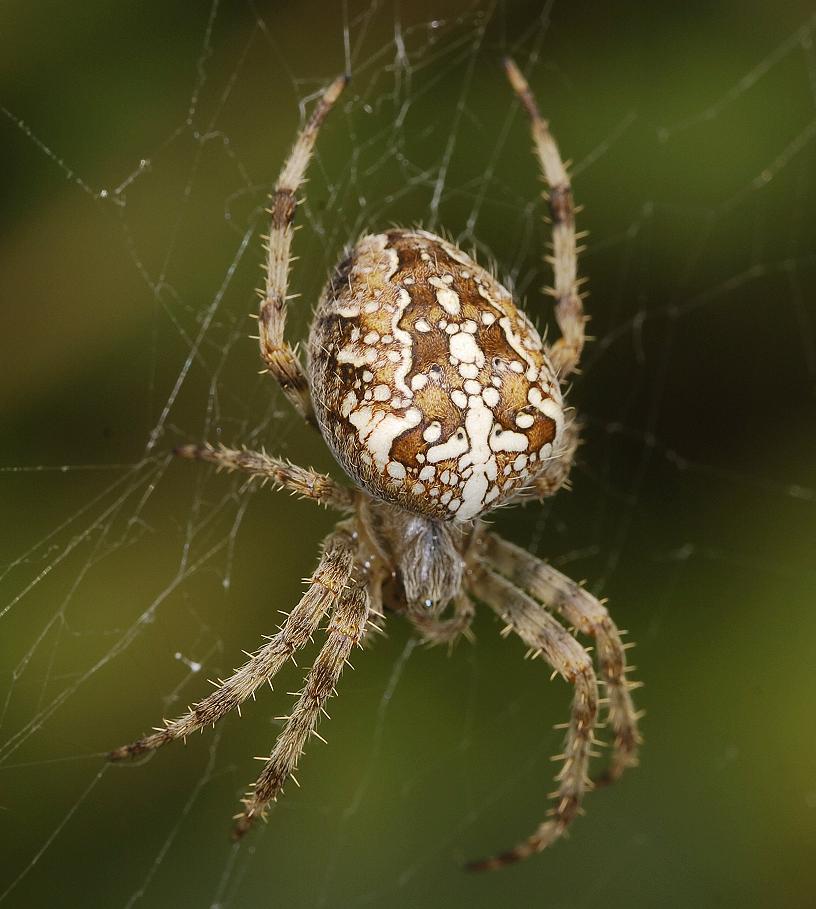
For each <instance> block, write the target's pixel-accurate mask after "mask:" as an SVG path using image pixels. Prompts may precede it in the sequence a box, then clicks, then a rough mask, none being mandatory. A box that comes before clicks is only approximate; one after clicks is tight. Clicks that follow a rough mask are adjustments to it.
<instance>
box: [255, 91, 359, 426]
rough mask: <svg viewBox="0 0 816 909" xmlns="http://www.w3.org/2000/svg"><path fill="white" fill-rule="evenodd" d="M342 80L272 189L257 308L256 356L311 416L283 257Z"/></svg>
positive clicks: (307, 416) (310, 417)
mask: <svg viewBox="0 0 816 909" xmlns="http://www.w3.org/2000/svg"><path fill="white" fill-rule="evenodd" d="M347 82H348V77H347V76H338V78H337V79H335V80H334V82H332V83H331V85H330V86H329V87H328V88H327V89H326V91H325V92H324V93H323V97H322V98H321V99H320V101H318V103H317V107H316V108H315V110H314V113H313V114H312V116H311V117H310V118H309V121H308V123H307V124H306V125H305V126H304V127H303V129H302V130H301V131H300V133H299V135H298V137H297V139H296V140H295V144H294V147H293V148H292V151H291V153H290V154H289V157H288V159H287V160H286V163H285V164H284V166H283V169H282V170H281V172H280V176H279V177H278V182H277V184H276V185H275V191H274V192H273V193H272V198H271V203H270V207H269V214H270V215H271V224H270V228H269V238H268V241H267V246H266V253H267V258H266V287H265V290H264V291H263V296H262V299H261V306H260V310H259V313H258V329H259V331H258V340H259V343H260V348H261V359H262V360H263V362H264V364H265V366H266V371H267V372H269V373H271V374H272V375H273V376H274V377H275V379H277V381H278V384H279V385H280V387H281V389H282V390H283V392H284V394H285V395H286V397H287V398H289V400H290V401H291V402H292V404H293V405H294V406H295V408H296V409H297V411H298V412H299V413H300V414H301V415H302V416H303V417H304V418H305V419H306V420H308V421H309V422H311V423H314V422H315V416H314V411H313V409H312V399H311V394H310V391H309V381H308V379H307V377H306V372H305V370H304V368H303V364H302V363H301V362H300V358H299V357H298V355H297V352H296V351H295V350H294V348H293V347H292V346H291V345H290V344H289V343H288V341H286V340H285V329H286V301H287V288H288V284H289V263H290V254H291V248H292V237H293V234H294V228H293V227H292V224H293V222H294V219H295V211H296V209H297V197H296V193H297V190H298V188H299V187H300V185H301V184H302V183H303V179H304V177H305V174H306V167H307V166H308V164H309V159H310V158H311V156H312V151H313V149H314V144H315V141H316V140H317V134H318V132H319V130H320V127H321V125H322V123H323V121H324V120H325V119H326V116H327V114H328V113H329V111H330V110H331V109H332V107H333V105H334V103H335V101H337V99H338V97H339V96H340V93H341V92H342V91H343V89H344V88H345V86H346V83H347Z"/></svg>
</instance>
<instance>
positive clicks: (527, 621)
mask: <svg viewBox="0 0 816 909" xmlns="http://www.w3.org/2000/svg"><path fill="white" fill-rule="evenodd" d="M472 585H473V586H472V589H473V592H474V594H475V595H476V596H477V597H478V598H479V599H481V600H483V601H484V602H485V603H487V605H488V606H490V607H491V608H492V609H494V610H495V611H496V612H497V613H498V614H499V615H500V616H501V617H502V619H503V620H504V621H505V622H506V623H507V626H506V629H505V631H506V632H508V633H509V632H510V631H515V633H516V634H517V635H518V636H519V637H520V638H521V639H522V640H523V641H524V643H525V644H527V646H528V647H530V648H531V650H532V651H533V652H534V653H535V654H536V655H539V654H540V655H541V656H543V657H544V659H545V660H546V661H547V662H548V663H549V664H550V666H552V667H553V669H554V670H555V671H556V672H557V673H558V674H559V675H560V676H561V677H562V678H563V679H565V680H566V681H568V682H570V683H571V684H572V686H573V698H572V710H571V713H570V720H569V723H568V725H567V735H566V739H565V742H564V752H563V754H562V755H561V757H562V758H563V761H564V764H563V766H562V768H561V772H560V773H559V774H558V776H557V777H556V779H557V781H558V788H557V790H556V791H555V792H554V793H553V796H554V798H555V805H554V806H553V808H552V809H551V811H550V817H549V818H548V819H547V820H545V821H544V822H543V823H541V824H540V825H539V826H538V828H537V829H536V830H535V832H534V833H533V834H531V835H530V836H529V837H527V839H526V840H523V841H522V842H521V843H519V844H518V845H517V846H515V847H514V848H513V849H510V850H508V851H507V852H503V853H501V854H499V855H496V856H492V857H490V858H487V859H481V860H479V861H475V862H470V863H469V864H468V866H467V867H468V869H469V870H471V871H493V870H496V869H498V868H502V867H504V866H505V865H509V864H511V863H513V862H517V861H520V860H521V859H525V858H527V857H528V856H530V855H533V854H534V853H536V852H541V851H542V850H543V849H546V848H547V847H548V846H550V845H551V844H552V843H554V842H555V841H556V840H557V839H559V838H560V837H561V836H563V834H564V833H565V832H566V830H567V828H568V827H569V825H570V823H571V822H572V821H573V819H574V818H575V817H576V816H577V815H578V813H579V812H580V810H581V802H582V800H583V797H584V793H585V792H586V791H587V790H588V789H591V788H592V783H591V782H590V779H589V775H588V768H589V759H590V757H591V755H592V744H593V741H594V739H593V732H594V729H595V725H596V722H597V715H598V685H597V681H596V679H595V673H594V671H593V669H592V659H591V658H590V656H589V654H588V653H587V652H586V650H584V648H583V647H582V646H581V645H580V644H579V643H578V642H577V641H576V640H575V639H574V638H573V637H572V636H571V635H570V634H568V633H567V631H566V630H565V629H564V628H562V627H561V625H559V624H558V622H557V621H556V620H555V619H554V618H553V617H552V616H551V615H549V613H547V612H545V611H544V610H543V609H542V608H541V607H540V606H539V604H538V603H536V602H535V600H533V599H532V598H531V597H529V596H528V595H527V594H526V593H523V592H522V591H521V590H519V589H518V588H517V587H515V586H514V585H513V584H511V583H510V582H509V581H508V580H506V579H505V578H503V577H501V576H500V575H499V574H497V573H496V572H495V571H493V570H491V569H490V568H489V567H487V568H483V569H482V571H481V572H478V573H477V575H476V577H475V578H474V579H473V581H472Z"/></svg>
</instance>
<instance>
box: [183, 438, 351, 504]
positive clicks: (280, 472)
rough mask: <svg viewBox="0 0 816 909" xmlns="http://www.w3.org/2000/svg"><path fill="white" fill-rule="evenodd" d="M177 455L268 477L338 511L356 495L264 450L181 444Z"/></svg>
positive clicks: (280, 486)
mask: <svg viewBox="0 0 816 909" xmlns="http://www.w3.org/2000/svg"><path fill="white" fill-rule="evenodd" d="M175 454H176V455H178V456H179V457H180V458H189V459H191V460H197V461H209V462H210V463H211V464H215V465H217V466H218V467H219V468H224V469H225V470H241V471H243V472H244V473H248V474H250V476H253V477H259V478H261V479H264V480H270V481H271V482H272V483H273V485H274V486H276V487H277V488H278V489H289V490H291V491H292V492H293V493H295V494H296V495H299V496H303V497H304V498H307V499H313V500H314V501H315V502H317V503H318V505H326V506H327V507H330V508H336V509H338V510H339V511H353V510H354V503H355V500H356V494H355V492H354V490H352V489H350V488H349V487H348V486H342V485H341V484H340V483H336V482H335V481H334V480H333V479H332V478H331V477H330V476H328V474H325V473H317V471H314V470H311V469H308V468H304V467H298V466H297V465H296V464H292V463H291V462H290V461H284V460H282V459H281V458H273V457H271V456H270V455H268V454H266V453H265V452H258V451H246V450H245V449H242V450H241V451H236V450H235V449H234V448H225V447H224V446H223V445H219V446H218V447H217V448H216V447H214V446H212V445H208V444H205V445H182V446H181V447H180V448H177V449H176V450H175Z"/></svg>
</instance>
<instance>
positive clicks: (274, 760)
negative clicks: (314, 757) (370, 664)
mask: <svg viewBox="0 0 816 909" xmlns="http://www.w3.org/2000/svg"><path fill="white" fill-rule="evenodd" d="M368 614H369V599H368V593H367V591H366V589H365V588H364V587H352V588H351V589H349V590H347V591H346V592H345V593H344V594H343V595H342V596H341V598H340V600H339V601H338V603H337V606H336V607H335V609H334V613H333V615H332V617H331V621H330V622H329V627H328V631H327V636H326V642H325V643H324V645H323V647H322V648H321V650H320V653H319V654H318V655H317V659H316V660H315V662H314V665H313V666H312V668H311V670H310V672H309V674H308V676H307V677H306V684H305V685H304V687H303V690H302V691H301V693H300V697H299V698H298V700H297V703H296V704H295V707H294V709H293V710H292V713H291V715H290V716H289V717H287V719H286V725H285V726H284V727H283V730H282V731H281V733H280V735H279V736H278V738H277V741H276V742H275V747H274V748H273V749H272V754H271V755H270V756H269V758H268V759H267V762H266V765H265V766H264V769H263V770H262V771H261V775H260V776H259V777H258V779H257V780H256V782H255V783H254V784H253V786H252V791H251V792H249V793H247V796H246V798H244V799H243V804H244V810H243V811H242V812H241V814H239V815H237V822H236V824H235V828H234V831H233V837H234V839H240V838H241V837H242V836H243V835H244V834H245V833H246V832H247V831H248V830H249V829H250V828H251V826H252V824H253V822H254V821H255V820H256V818H258V817H264V816H265V814H266V809H267V807H268V806H269V803H270V802H273V801H275V800H276V799H277V797H278V796H279V795H280V794H281V792H282V790H283V786H284V783H285V782H286V780H287V779H288V778H289V777H290V776H292V774H293V773H294V771H295V770H296V769H297V763H298V759H299V758H300V756H301V754H302V753H303V748H304V746H305V744H306V739H307V738H308V737H309V736H310V735H316V736H318V738H319V737H320V736H319V735H318V733H317V732H316V731H315V726H316V725H317V721H318V719H319V718H320V714H321V712H324V713H325V710H324V705H325V703H326V701H327V700H328V699H329V697H331V695H332V694H334V693H335V686H336V685H337V683H338V681H339V679H340V674H341V673H342V671H343V666H344V665H345V664H346V663H347V662H348V658H349V656H350V654H351V651H352V649H353V648H354V647H355V646H356V645H358V644H359V643H360V641H361V640H362V637H363V634H364V632H365V627H366V622H367V620H368Z"/></svg>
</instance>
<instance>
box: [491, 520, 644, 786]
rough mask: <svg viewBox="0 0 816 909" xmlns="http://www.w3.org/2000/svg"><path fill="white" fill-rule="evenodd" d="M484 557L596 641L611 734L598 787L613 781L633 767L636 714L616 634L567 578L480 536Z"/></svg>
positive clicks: (585, 593)
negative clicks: (608, 756)
mask: <svg viewBox="0 0 816 909" xmlns="http://www.w3.org/2000/svg"><path fill="white" fill-rule="evenodd" d="M485 546H486V550H485V551H484V553H483V555H484V557H485V558H486V559H487V561H488V563H489V564H490V565H491V566H492V567H493V568H495V569H496V570H497V571H499V572H501V574H503V575H504V576H505V577H507V578H508V579H509V580H510V581H511V582H512V583H513V584H515V585H516V586H517V587H519V588H521V589H522V590H525V591H527V592H528V593H529V594H530V595H531V596H533V597H535V599H537V600H540V601H541V602H542V603H544V604H545V605H546V606H548V607H551V608H553V609H555V610H556V611H557V612H558V613H559V614H560V615H561V616H563V618H564V619H565V620H566V622H567V623H568V624H569V625H571V626H573V627H575V628H577V629H578V631H580V632H582V633H583V634H587V635H590V636H592V637H593V638H595V643H596V647H597V654H598V667H599V669H600V672H601V675H602V677H603V681H604V684H605V685H606V695H607V706H606V712H607V715H608V719H609V725H610V727H611V729H612V735H613V748H612V758H611V761H610V765H609V768H608V770H607V771H606V773H605V774H604V775H603V776H602V777H601V778H600V779H599V780H598V781H597V782H603V783H609V782H613V781H615V780H617V779H618V778H619V777H620V776H621V774H622V773H623V772H624V770H626V768H627V767H634V766H636V765H637V762H638V745H639V744H640V741H641V737H640V732H639V731H638V713H637V711H636V710H635V706H634V704H633V703H632V695H631V691H632V689H633V688H634V687H636V685H635V683H632V682H630V681H629V680H628V679H627V678H626V673H627V666H626V650H625V648H624V645H623V643H622V642H621V636H620V632H619V631H618V629H617V627H616V626H615V623H614V622H613V621H612V618H611V616H610V615H609V613H608V612H607V611H606V608H605V607H604V605H603V604H602V603H601V602H600V601H599V600H597V599H596V598H595V597H594V596H592V594H591V593H589V591H588V590H585V589H584V588H583V587H581V586H580V585H579V584H576V583H575V581H572V580H570V579H569V578H568V577H566V575H563V574H561V572H560V571H556V569H555V568H553V567H552V566H551V565H547V564H546V563H545V562H542V561H541V560H540V559H537V558H536V557H535V556H532V555H530V553H529V552H527V551H526V550H524V549H521V548H520V547H519V546H514V545H513V544H512V543H508V542H507V541H506V540H502V539H501V538H500V537H497V536H495V535H493V534H487V535H486V536H485Z"/></svg>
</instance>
